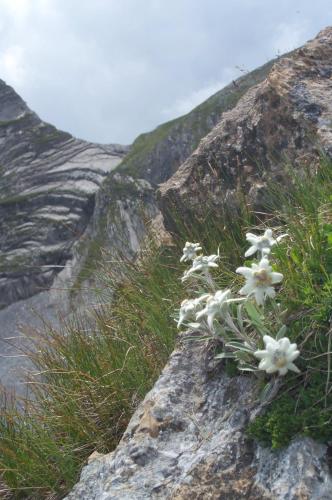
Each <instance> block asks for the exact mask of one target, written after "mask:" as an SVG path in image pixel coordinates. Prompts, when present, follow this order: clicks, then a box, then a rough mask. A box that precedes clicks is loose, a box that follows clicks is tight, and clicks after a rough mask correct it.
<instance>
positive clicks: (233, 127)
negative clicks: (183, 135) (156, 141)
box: [160, 28, 332, 228]
mask: <svg viewBox="0 0 332 500" xmlns="http://www.w3.org/2000/svg"><path fill="white" fill-rule="evenodd" d="M331 76H332V28H327V29H325V30H323V31H321V32H320V33H319V34H318V36H317V37H316V38H315V39H314V40H312V41H310V42H308V43H307V44H306V45H305V46H303V47H302V48H300V49H298V50H296V51H294V53H292V54H291V55H290V56H289V57H285V58H282V59H280V60H279V61H277V62H276V63H275V64H274V66H273V67H272V69H271V71H270V72H269V73H268V75H267V78H266V79H265V80H264V81H263V82H261V83H260V84H258V85H256V86H255V87H253V88H251V89H250V90H249V91H248V92H247V93H246V94H245V95H244V96H243V97H242V98H241V99H240V100H239V102H238V104H237V105H236V106H235V107H234V108H233V109H232V110H231V111H228V112H226V113H224V114H223V116H222V119H221V120H220V122H219V123H218V124H217V125H216V126H215V127H214V129H213V130H212V131H211V132H210V133H209V134H208V135H207V136H206V137H205V138H204V139H203V140H202V141H201V143H200V144H199V146H198V148H197V149H196V151H195V152H194V153H193V155H192V156H191V157H190V158H188V160H187V161H185V162H184V163H183V164H182V165H181V167H180V168H179V169H178V170H177V172H176V173H175V174H174V175H173V176H172V177H171V179H169V181H168V182H166V183H165V184H164V185H162V187H161V189H160V204H161V208H162V211H163V212H164V214H165V215H167V214H168V218H167V220H166V225H168V227H169V228H172V216H171V213H172V211H173V210H174V206H175V207H177V210H181V211H182V212H184V213H185V212H186V210H187V209H188V208H190V209H193V210H195V211H198V212H199V211H200V207H204V206H205V205H206V203H207V200H209V201H210V203H211V204H216V205H219V204H221V203H223V202H226V203H232V202H233V199H234V197H235V196H236V193H237V192H241V193H243V192H246V193H248V195H249V196H248V199H249V201H251V202H252V203H256V204H258V205H259V204H260V202H261V196H263V192H264V189H263V187H264V183H265V181H266V179H268V178H271V177H272V178H273V179H274V180H275V181H277V182H279V181H280V180H282V176H283V167H284V165H285V163H286V162H292V163H293V164H294V165H295V166H296V165H301V166H302V167H303V166H304V165H305V164H310V163H311V164H312V163H315V162H316V161H317V159H318V157H319V153H320V152H321V150H323V151H324V152H325V153H327V154H328V155H331V153H332V134H331V123H332V83H331V82H332V80H331Z"/></svg>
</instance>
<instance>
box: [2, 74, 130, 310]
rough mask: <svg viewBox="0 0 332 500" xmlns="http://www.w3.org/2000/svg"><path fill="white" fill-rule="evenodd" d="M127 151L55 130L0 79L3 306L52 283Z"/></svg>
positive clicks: (69, 255) (120, 147)
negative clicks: (101, 188)
mask: <svg viewBox="0 0 332 500" xmlns="http://www.w3.org/2000/svg"><path fill="white" fill-rule="evenodd" d="M127 151H128V148H126V147H123V146H119V145H100V144H93V143H89V142H86V141H82V140H79V139H75V138H73V137H72V136H71V135H70V134H68V133H66V132H62V131H59V130H57V129H56V128H55V127H53V126H52V125H49V124H47V123H45V122H43V121H42V120H40V119H39V118H38V116H37V115H36V114H35V113H33V112H32V111H31V110H30V109H29V108H28V107H27V105H26V104H25V103H24V101H23V100H22V99H21V98H20V97H19V96H18V95H17V94H16V92H15V91H14V90H13V89H12V88H11V87H9V86H7V85H6V84H5V83H4V82H3V81H1V80H0V308H1V307H4V306H7V305H9V304H11V303H13V302H16V301H17V300H19V299H25V298H28V297H30V296H32V295H34V294H36V293H38V292H41V291H42V290H44V289H45V288H49V287H50V286H51V284H52V282H53V280H54V278H55V276H56V274H57V273H58V272H59V270H61V269H62V267H63V266H64V265H65V263H66V262H67V261H68V260H69V259H70V258H71V257H72V246H73V244H74V243H75V241H77V240H78V239H79V238H80V236H82V234H83V233H84V231H85V229H86V227H87V225H88V223H89V220H90V218H91V216H92V214H93V210H94V199H95V194H96V192H97V191H98V190H99V188H100V186H101V185H102V183H103V181H104V179H105V177H106V175H107V174H108V172H110V171H111V170H112V169H114V168H115V166H116V165H118V164H119V163H120V161H121V160H122V158H123V156H124V155H125V154H126V153H127Z"/></svg>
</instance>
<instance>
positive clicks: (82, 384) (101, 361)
mask: <svg viewBox="0 0 332 500" xmlns="http://www.w3.org/2000/svg"><path fill="white" fill-rule="evenodd" d="M172 260H173V253H172V252H171V253H170V252H169V250H168V249H167V248H164V249H156V248H155V247H153V248H152V247H150V248H147V249H146V250H145V256H144V257H143V258H142V259H141V261H140V263H137V264H132V263H130V262H129V261H126V262H120V261H118V262H112V264H110V263H109V262H107V263H106V264H104V265H105V266H106V267H105V268H103V269H102V270H100V272H101V274H102V275H103V280H104V284H105V287H107V289H109V288H114V286H115V287H116V293H115V296H114V297H113V303H112V306H110V305H109V304H104V305H103V306H100V307H98V308H97V309H96V310H94V311H92V312H91V313H90V320H89V319H88V317H86V316H84V317H76V318H73V319H72V320H71V321H70V322H68V323H67V324H65V325H63V327H62V329H59V330H56V329H54V328H52V327H51V326H50V325H47V324H44V328H43V333H42V334H41V335H40V334H38V332H36V336H35V338H34V339H33V340H34V343H35V347H36V349H32V352H31V353H30V357H31V358H32V360H33V361H34V364H35V366H36V369H37V371H38V372H39V373H40V376H35V377H32V379H31V380H30V388H31V391H32V393H33V398H31V399H30V400H29V401H27V400H26V401H17V402H14V403H12V402H11V401H10V400H8V401H7V403H6V405H5V408H4V409H3V410H2V413H1V417H0V468H1V470H2V476H3V483H4V484H5V485H6V487H7V488H8V491H10V492H11V494H12V495H13V496H14V497H17V498H20V497H21V496H22V498H33V499H38V498H46V497H47V495H50V494H53V495H55V498H61V497H62V496H63V495H64V493H65V492H67V491H68V490H69V489H70V487H71V486H72V485H73V484H74V483H75V481H76V480H77V479H78V474H79V471H80V469H81V467H82V464H83V463H84V461H85V460H86V458H87V456H89V454H90V453H91V452H92V451H94V450H97V451H99V452H106V451H110V450H112V449H113V448H114V446H115V445H116V444H117V442H118V440H119V438H120V437H121V434H122V433H123V431H124V429H125V427H126V425H127V423H128V419H129V418H130V416H131V415H132V413H133V411H134V409H135V407H136V405H137V404H138V402H139V401H140V400H141V399H142V398H143V397H144V395H145V394H146V392H147V391H148V390H149V389H150V388H151V386H152V385H153V383H154V381H155V380H156V378H157V377H158V375H159V373H160V370H161V369H162V367H163V366H164V364H165V362H166V360H167V358H168V356H169V354H170V352H171V350H172V348H173V345H174V338H175V333H176V330H175V327H174V325H175V323H174V322H172V321H169V317H170V314H171V312H172V309H173V301H169V300H166V299H165V298H166V297H168V296H173V297H175V296H176V297H177V299H178V296H177V294H178V293H180V283H179V281H178V280H177V275H178V272H179V271H178V269H177V268H176V267H174V266H173V264H172ZM119 274H121V276H122V283H121V285H115V282H116V283H118V276H119ZM22 408H23V410H22ZM29 495H30V496H29Z"/></svg>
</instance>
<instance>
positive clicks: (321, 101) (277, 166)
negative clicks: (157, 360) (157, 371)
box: [67, 28, 332, 500]
mask: <svg viewBox="0 0 332 500" xmlns="http://www.w3.org/2000/svg"><path fill="white" fill-rule="evenodd" d="M331 77H332V29H331V28H328V29H326V30H323V31H322V32H321V33H319V35H318V36H317V38H316V39H315V40H313V41H311V42H309V43H308V44H306V45H305V46H304V47H303V48H301V49H298V50H297V51H295V52H294V54H292V55H291V56H290V57H288V58H285V59H282V60H278V61H277V62H276V63H275V65H274V66H273V67H272V69H271V71H270V72H269V74H268V75H267V78H266V80H264V81H263V82H261V83H259V84H258V85H256V86H255V87H253V88H251V89H249V90H248V92H247V93H246V94H245V95H244V96H243V97H242V98H241V99H240V100H239V101H238V103H237V105H236V106H235V107H234V108H233V109H232V110H230V111H227V112H225V113H224V114H223V115H222V118H221V120H220V122H219V123H218V124H217V125H216V126H215V127H214V128H213V130H212V131H211V132H210V133H209V134H208V135H207V136H206V137H205V138H204V139H203V140H202V141H201V143H200V145H199V146H198V148H197V149H196V151H195V152H194V153H193V154H192V156H190V157H189V158H188V159H187V160H186V161H185V162H184V163H183V165H182V166H181V167H180V168H179V169H178V171H177V172H176V173H175V174H174V175H173V176H172V177H171V178H170V179H169V180H168V181H167V182H166V183H165V184H164V185H162V186H161V187H160V207H161V210H162V212H163V214H164V216H165V217H166V222H167V227H168V228H169V229H173V227H174V226H173V220H172V210H173V209H174V204H175V205H176V208H177V210H179V209H180V210H181V211H182V213H183V214H184V217H185V214H186V212H187V211H192V210H194V211H195V212H196V213H199V212H200V211H201V210H202V207H206V203H207V201H208V200H210V202H211V203H212V204H215V205H219V204H222V203H233V200H234V197H235V195H236V194H237V193H238V192H245V193H247V194H248V199H249V200H251V202H252V203H256V204H259V203H260V202H261V198H260V195H261V194H262V195H263V194H264V183H265V181H266V180H267V179H269V178H271V177H272V178H274V180H275V181H281V180H282V181H283V180H284V172H283V165H284V163H285V160H287V161H292V162H293V163H294V164H295V165H298V166H299V167H300V166H303V165H305V164H312V163H313V164H315V162H317V160H318V158H319V153H320V151H321V149H323V150H324V151H325V152H326V153H327V154H328V155H331V145H332V142H331V135H330V134H331V132H330V130H331V128H330V127H331V123H332V108H331V103H332V84H331V81H332V79H331ZM213 358H214V357H213V352H211V351H210V348H209V347H207V346H203V345H202V344H201V343H199V342H195V341H192V340H188V339H186V338H185V337H183V338H182V339H181V341H180V343H179V345H178V348H177V349H176V350H175V351H174V353H173V354H172V356H171V358H170V360H169V362H168V364H167V366H166V367H165V369H164V371H163V373H162V375H161V377H160V378H159V380H158V381H157V382H156V384H155V386H154V388H153V389H152V391H150V393H149V394H148V395H147V396H146V398H145V400H144V401H143V402H142V404H141V405H140V406H139V408H138V409H137V411H136V412H135V414H134V416H133V418H132V420H131V422H130V424H129V426H128V428H127V431H126V432H125V434H124V436H123V438H122V440H121V442H120V444H119V446H118V447H117V449H116V450H115V451H114V452H113V453H110V454H108V455H104V456H102V455H98V454H93V456H92V457H91V459H90V461H89V463H88V465H87V466H86V467H85V468H84V469H83V472H82V475H81V479H80V481H79V483H78V484H77V485H76V486H75V488H74V489H73V491H72V492H71V493H70V494H69V495H68V497H67V499H68V500H78V499H80V500H93V499H95V500H101V499H105V500H106V499H108V498H110V499H111V498H112V499H115V500H116V499H119V500H120V499H121V500H134V499H135V500H144V499H172V500H173V499H184V498H193V499H197V500H198V499H206V498H207V499H215V498H216V499H217V498H218V499H219V498H220V499H227V500H232V499H234V500H235V499H242V498H243V499H249V500H254V499H269V500H318V499H319V500H321V499H323V500H331V499H332V493H331V492H332V476H331V471H330V469H329V459H328V456H327V452H328V450H327V447H326V446H324V445H321V444H318V443H316V442H314V441H313V440H311V439H308V438H298V439H296V440H294V441H293V442H292V443H291V444H290V445H289V446H288V447H287V448H285V449H283V450H280V451H278V452H272V451H271V450H269V449H265V448H262V447H261V446H259V445H257V444H255V443H254V442H253V441H251V440H249V439H248V438H247V436H246V433H245V429H246V427H247V424H248V422H249V421H250V419H251V418H252V416H253V415H255V414H256V411H257V408H258V405H259V402H258V394H257V386H256V385H255V383H254V380H253V379H252V378H250V377H245V376H236V377H232V378H230V377H229V376H228V375H227V374H226V373H225V371H224V369H223V365H222V363H217V362H216V361H215V360H214V359H213Z"/></svg>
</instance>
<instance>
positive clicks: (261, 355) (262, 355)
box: [254, 351, 269, 359]
mask: <svg viewBox="0 0 332 500" xmlns="http://www.w3.org/2000/svg"><path fill="white" fill-rule="evenodd" d="M268 354H269V353H268V352H267V351H255V352H254V356H255V357H256V358H258V359H263V358H266V356H268Z"/></svg>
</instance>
